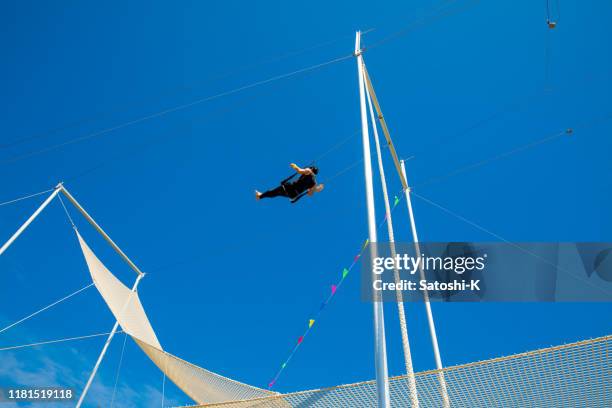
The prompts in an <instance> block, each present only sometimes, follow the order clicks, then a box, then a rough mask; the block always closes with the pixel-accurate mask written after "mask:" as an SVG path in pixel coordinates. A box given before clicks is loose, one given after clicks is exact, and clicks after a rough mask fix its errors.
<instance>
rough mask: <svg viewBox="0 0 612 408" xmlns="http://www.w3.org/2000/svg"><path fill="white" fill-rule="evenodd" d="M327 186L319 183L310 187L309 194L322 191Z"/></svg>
mask: <svg viewBox="0 0 612 408" xmlns="http://www.w3.org/2000/svg"><path fill="white" fill-rule="evenodd" d="M324 188H325V184H317V185H316V186H314V187H312V188H309V189H308V195H309V196H312V195H313V194H314V193H320V192H321V191H323V189H324Z"/></svg>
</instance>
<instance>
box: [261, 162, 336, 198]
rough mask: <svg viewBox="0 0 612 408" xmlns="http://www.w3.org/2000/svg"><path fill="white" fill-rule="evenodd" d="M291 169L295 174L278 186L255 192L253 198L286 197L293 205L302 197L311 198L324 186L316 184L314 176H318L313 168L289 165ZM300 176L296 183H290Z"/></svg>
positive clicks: (317, 172) (315, 168) (317, 170)
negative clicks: (307, 196)
mask: <svg viewBox="0 0 612 408" xmlns="http://www.w3.org/2000/svg"><path fill="white" fill-rule="evenodd" d="M291 168H292V169H293V170H295V171H296V173H295V174H292V175H291V176H289V177H287V178H286V179H285V180H283V181H281V184H280V186H278V187H276V188H273V189H272V190H268V191H266V192H264V193H260V192H259V191H257V190H255V198H256V199H257V200H260V199H262V198H273V197H287V198H289V199H291V203H295V202H296V201H297V200H299V199H300V198H302V197H303V196H304V195H309V196H312V195H313V194H314V193H319V192H321V191H322V190H323V188H324V187H325V185H323V184H317V180H316V175H317V174H319V169H318V168H317V167H315V166H309V167H306V168H303V169H302V168H300V167H299V166H298V165H297V164H295V163H291ZM298 174H299V175H300V177H299V178H298V179H297V180H296V181H291V180H292V179H293V178H294V177H295V176H297V175H298Z"/></svg>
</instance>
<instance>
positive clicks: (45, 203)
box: [0, 183, 62, 255]
mask: <svg viewBox="0 0 612 408" xmlns="http://www.w3.org/2000/svg"><path fill="white" fill-rule="evenodd" d="M61 189H62V184H61V183H60V184H58V185H57V186H56V187H55V190H53V192H52V193H51V194H50V195H49V197H47V198H46V199H45V201H43V203H42V204H41V205H40V207H38V209H37V210H36V211H34V213H33V214H32V215H31V216H30V218H28V219H27V220H26V222H24V223H23V224H22V225H21V227H19V229H18V230H17V231H15V233H14V234H13V236H11V237H10V238H9V239H8V241H6V242H5V243H4V245H2V247H1V248H0V255H2V254H3V253H4V252H5V251H6V250H7V249H8V248H9V247H10V246H11V245H12V244H13V242H15V240H16V239H17V238H19V236H20V235H21V234H22V233H23V231H25V230H26V228H28V227H29V226H30V224H31V223H32V221H34V220H35V219H36V217H38V216H39V215H40V213H41V212H42V211H43V210H44V209H45V208H46V207H47V206H48V205H49V203H50V202H51V201H53V199H54V198H55V196H57V194H58V193H59V192H60V191H61Z"/></svg>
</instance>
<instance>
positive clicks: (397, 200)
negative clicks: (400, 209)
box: [393, 196, 399, 207]
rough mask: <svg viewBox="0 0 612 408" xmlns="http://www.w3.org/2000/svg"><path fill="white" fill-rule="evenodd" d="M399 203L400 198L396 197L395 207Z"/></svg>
mask: <svg viewBox="0 0 612 408" xmlns="http://www.w3.org/2000/svg"><path fill="white" fill-rule="evenodd" d="M398 203H399V197H398V196H395V201H394V202H393V206H394V207H395V206H396V205H397V204H398Z"/></svg>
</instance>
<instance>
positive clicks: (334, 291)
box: [331, 285, 338, 295]
mask: <svg viewBox="0 0 612 408" xmlns="http://www.w3.org/2000/svg"><path fill="white" fill-rule="evenodd" d="M337 289H338V287H337V286H336V285H332V286H331V290H332V295H335V294H336V290H337Z"/></svg>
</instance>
